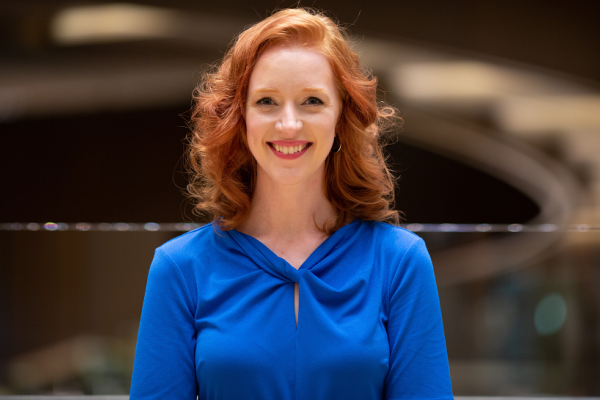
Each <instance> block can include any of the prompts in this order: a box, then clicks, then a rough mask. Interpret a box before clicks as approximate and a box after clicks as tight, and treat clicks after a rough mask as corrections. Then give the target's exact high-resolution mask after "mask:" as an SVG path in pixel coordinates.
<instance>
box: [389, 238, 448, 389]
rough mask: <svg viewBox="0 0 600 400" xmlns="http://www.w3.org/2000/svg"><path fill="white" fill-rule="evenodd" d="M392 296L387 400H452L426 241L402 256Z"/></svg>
mask: <svg viewBox="0 0 600 400" xmlns="http://www.w3.org/2000/svg"><path fill="white" fill-rule="evenodd" d="M388 293H389V319H388V323H387V332H388V339H389V345H390V360H389V372H388V375H387V377H386V380H385V385H384V386H385V387H384V391H385V399H387V400H392V399H452V398H453V396H452V386H451V382H450V371H449V367H448V356H447V352H446V342H445V339H444V329H443V325H442V315H441V311H440V303H439V298H438V293H437V287H436V284H435V276H434V273H433V266H432V264H431V259H430V257H429V253H428V252H427V249H426V247H425V244H424V242H423V240H421V239H419V240H418V241H417V242H415V243H414V244H413V245H412V246H411V247H410V248H409V249H408V250H407V251H406V253H405V254H404V255H403V256H402V259H401V261H400V264H399V266H398V268H397V269H395V271H393V276H392V277H391V280H390V289H389V292H388Z"/></svg>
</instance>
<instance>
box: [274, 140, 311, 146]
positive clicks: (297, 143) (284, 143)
mask: <svg viewBox="0 0 600 400" xmlns="http://www.w3.org/2000/svg"><path fill="white" fill-rule="evenodd" d="M268 143H273V144H278V145H279V146H302V145H305V144H309V143H310V142H309V141H308V140H271V141H269V142H268Z"/></svg>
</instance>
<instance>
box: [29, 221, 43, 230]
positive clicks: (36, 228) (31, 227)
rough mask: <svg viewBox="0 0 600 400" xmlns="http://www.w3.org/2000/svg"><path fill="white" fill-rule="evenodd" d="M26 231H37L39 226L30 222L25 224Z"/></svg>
mask: <svg viewBox="0 0 600 400" xmlns="http://www.w3.org/2000/svg"><path fill="white" fill-rule="evenodd" d="M27 229H29V230H30V231H37V230H39V229H40V225H39V224H36V223H35V222H30V223H28V224H27Z"/></svg>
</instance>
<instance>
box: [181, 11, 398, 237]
mask: <svg viewBox="0 0 600 400" xmlns="http://www.w3.org/2000/svg"><path fill="white" fill-rule="evenodd" d="M349 42H350V40H349V38H348V36H347V34H346V32H345V31H344V30H343V29H342V28H340V27H339V26H338V25H337V24H336V23H335V22H333V21H332V20H331V19H330V18H328V17H326V16H325V15H323V14H322V13H319V12H316V11H314V10H311V9H302V8H296V9H285V10H281V11H279V12H276V13H274V14H273V15H271V16H270V17H268V18H266V19H264V20H263V21H261V22H259V23H258V24H256V25H253V26H252V27H250V28H248V29H247V30H245V31H244V32H242V33H241V34H240V35H239V36H238V38H237V40H236V41H235V42H234V43H233V46H232V47H231V48H230V49H229V51H228V52H227V53H226V55H225V57H224V58H223V61H222V63H221V65H220V66H219V67H218V68H217V70H216V71H214V72H212V73H206V74H205V75H204V77H203V79H202V81H201V83H200V84H199V85H198V87H197V88H196V90H195V91H194V106H193V108H192V114H191V126H192V133H191V136H190V139H189V144H188V154H187V156H188V163H189V167H190V168H189V169H190V174H191V181H190V184H189V185H188V192H189V196H190V197H191V198H192V199H193V200H194V201H195V203H196V204H195V210H194V211H195V212H196V213H198V214H204V215H207V216H209V217H210V218H211V219H212V220H215V221H216V223H217V224H218V225H219V227H220V228H221V229H223V230H229V229H235V228H237V227H238V226H239V225H240V224H241V223H242V222H243V221H244V220H245V219H246V218H247V217H248V215H249V213H250V208H251V203H252V194H253V191H254V187H255V182H256V169H257V164H256V160H255V159H254V157H253V156H252V154H251V153H250V150H249V149H248V146H247V143H246V123H245V118H244V113H245V107H246V96H247V92H248V82H249V80H250V75H251V74H252V70H253V68H254V65H255V63H256V61H257V60H258V58H259V57H260V55H261V54H262V53H263V52H264V51H265V50H266V49H268V48H269V47H271V46H273V45H276V44H289V43H299V44H302V45H308V46H311V47H312V48H315V49H316V50H317V51H320V52H321V53H322V54H324V55H325V56H326V57H327V58H328V59H329V61H330V63H331V68H332V70H333V74H334V76H335V79H336V81H337V86H338V91H339V95H340V98H341V101H342V110H341V115H340V118H339V122H338V124H337V126H336V135H337V137H338V138H339V141H340V142H341V144H342V150H341V151H340V152H338V153H335V154H330V155H329V156H328V157H327V159H326V160H325V179H324V185H325V187H324V191H325V194H326V197H327V199H328V200H329V201H330V202H331V204H332V205H333V206H334V208H335V209H336V210H337V217H336V219H335V220H334V221H328V222H327V223H326V224H325V226H323V227H322V228H321V229H322V230H323V231H324V232H326V233H327V234H331V233H333V232H334V231H335V230H337V229H339V228H340V227H341V226H343V225H344V224H345V223H347V221H349V220H351V219H352V218H359V219H363V220H377V221H387V222H391V223H395V224H397V223H398V222H399V215H398V211H396V210H394V209H393V203H394V178H393V176H392V175H391V174H390V171H389V170H388V168H387V166H386V162H385V157H384V155H383V153H382V147H383V145H384V143H383V140H382V138H383V135H382V133H383V132H385V130H386V128H387V127H388V126H390V125H392V124H393V123H394V122H395V121H401V119H400V118H399V117H397V116H396V115H395V109H394V108H392V107H389V106H384V105H381V106H378V103H377V95H376V92H377V80H376V78H374V77H372V76H371V74H370V71H368V70H366V69H365V68H363V67H362V66H361V64H360V60H359V57H358V55H357V54H356V53H355V52H354V51H352V49H351V48H350V46H349V44H348V43H349Z"/></svg>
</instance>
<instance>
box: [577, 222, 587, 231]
mask: <svg viewBox="0 0 600 400" xmlns="http://www.w3.org/2000/svg"><path fill="white" fill-rule="evenodd" d="M577 230H578V231H579V232H587V231H589V230H590V226H589V225H588V224H579V225H578V226H577Z"/></svg>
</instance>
